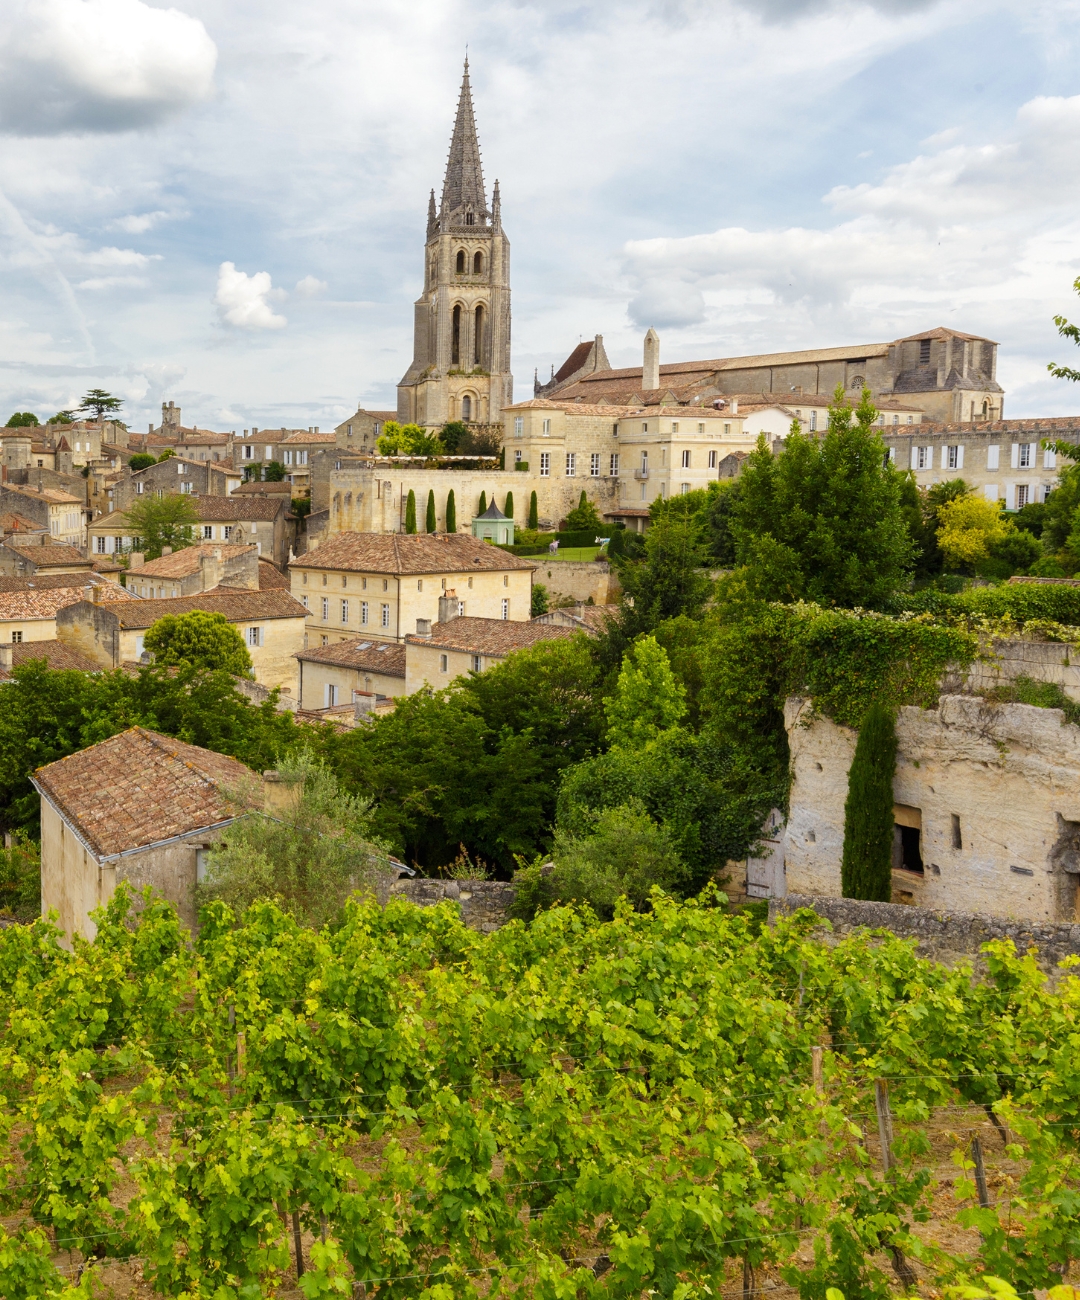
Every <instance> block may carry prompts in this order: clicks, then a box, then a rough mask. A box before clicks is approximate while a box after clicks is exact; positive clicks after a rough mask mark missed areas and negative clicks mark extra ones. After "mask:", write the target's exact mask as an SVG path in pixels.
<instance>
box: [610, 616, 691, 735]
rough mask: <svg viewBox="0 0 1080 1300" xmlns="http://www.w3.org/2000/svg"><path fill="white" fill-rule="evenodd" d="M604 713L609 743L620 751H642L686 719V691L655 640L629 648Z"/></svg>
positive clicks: (648, 637)
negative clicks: (659, 736)
mask: <svg viewBox="0 0 1080 1300" xmlns="http://www.w3.org/2000/svg"><path fill="white" fill-rule="evenodd" d="M604 712H605V714H606V715H607V723H608V743H609V744H610V745H613V746H615V745H617V746H619V747H621V748H623V749H644V748H645V746H646V745H648V744H650V743H651V742H652V741H654V740H655V739H656V738H657V736H658V735H659V734H660V733H661V732H662V731H667V730H668V728H669V727H674V726H677V725H678V723H679V722H681V721H682V719H683V718H684V717H685V716H686V690H685V688H684V687H683V685H682V684H681V683H680V682H678V681H676V680H675V674H674V673H673V672H672V671H671V661H670V660H669V659H668V657H667V652H666V651H665V650H664V649H663V647H662V646H660V645H659V644H658V642H657V640H656V637H654V636H643V637H641V638H640V639H639V640H638V641H636V642H635V643H634V645H633V646H631V648H630V650H629V651H628V652H627V654H626V656H625V658H624V659H623V663H622V668H621V669H620V670H619V680H618V682H617V683H616V685H615V693H614V695H612V696H611V697H610V698H609V699H608V700H606V701H605V704H604Z"/></svg>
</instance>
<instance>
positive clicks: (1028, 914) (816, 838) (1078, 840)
mask: <svg viewBox="0 0 1080 1300" xmlns="http://www.w3.org/2000/svg"><path fill="white" fill-rule="evenodd" d="M785 722H786V725H787V730H788V740H789V744H790V748H791V765H792V778H793V779H792V788H791V803H790V816H789V818H788V822H787V825H786V827H785V828H784V831H783V835H782V841H781V843H780V846H779V848H778V850H777V852H778V853H779V854H781V855H782V860H783V867H782V873H781V875H782V883H780V884H779V887H778V888H777V889H776V891H775V892H777V893H783V892H791V893H797V894H816V895H824V896H834V897H837V896H839V895H840V893H841V889H840V861H841V857H842V854H843V845H844V803H845V800H846V798H847V790H848V770H849V768H850V766H851V760H852V757H853V755H854V752H855V742H856V739H857V736H856V733H855V732H854V731H852V730H850V729H849V728H846V727H841V726H838V725H837V724H836V723H834V722H831V721H829V720H828V719H826V718H823V717H816V718H813V719H811V716H810V704H809V701H806V700H801V699H790V700H788V702H787V706H786V708H785ZM896 729H897V737H898V741H899V749H898V755H897V762H896V774H895V777H894V780H893V796H894V799H895V809H894V816H895V820H896V826H897V829H896V841H895V849H894V858H893V863H894V870H893V879H892V886H893V901H894V902H901V903H910V904H914V905H916V906H919V907H928V908H954V909H958V910H961V911H966V912H979V913H986V914H988V915H991V916H1003V917H1017V918H1023V919H1027V920H1036V921H1065V920H1067V921H1073V920H1080V910H1078V889H1077V885H1078V882H1080V728H1078V727H1076V726H1073V725H1071V724H1067V723H1065V722H1064V718H1063V716H1062V713H1061V711H1060V710H1057V709H1040V708H1034V707H1030V706H1028V705H1023V704H993V703H990V702H988V701H986V700H984V699H981V698H979V697H978V696H974V695H946V696H943V697H942V698H941V700H940V702H939V704H938V706H937V708H934V709H920V708H914V707H912V708H902V709H900V711H899V716H898V718H897V724H896Z"/></svg>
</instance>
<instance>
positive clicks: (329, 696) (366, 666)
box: [296, 637, 405, 709]
mask: <svg viewBox="0 0 1080 1300" xmlns="http://www.w3.org/2000/svg"><path fill="white" fill-rule="evenodd" d="M296 659H297V662H298V663H299V665H300V687H299V690H300V695H299V699H300V708H302V709H332V708H335V707H338V706H340V705H343V704H350V703H354V702H355V700H356V698H357V697H360V696H362V697H367V698H368V699H369V700H370V699H372V698H373V699H375V700H378V699H379V698H380V697H381V698H385V699H394V698H396V697H397V696H399V695H404V694H405V647H404V646H402V645H398V644H397V643H396V642H393V641H377V640H375V639H374V638H367V637H353V638H352V639H351V640H347V641H335V642H331V643H330V644H328V645H325V646H315V647H312V648H310V649H307V650H302V651H300V652H299V653H298V654H297V656H296Z"/></svg>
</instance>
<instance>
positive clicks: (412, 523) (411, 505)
mask: <svg viewBox="0 0 1080 1300" xmlns="http://www.w3.org/2000/svg"><path fill="white" fill-rule="evenodd" d="M405 531H406V532H407V533H415V532H416V493H415V492H414V491H413V490H412V488H409V496H408V499H407V500H406V502H405Z"/></svg>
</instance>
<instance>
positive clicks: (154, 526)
mask: <svg viewBox="0 0 1080 1300" xmlns="http://www.w3.org/2000/svg"><path fill="white" fill-rule="evenodd" d="M124 522H125V524H126V525H127V526H128V527H129V528H131V529H133V530H134V532H135V535H136V538H137V539H138V542H139V545H140V547H141V549H142V550H143V552H144V553H145V555H146V558H147V559H148V560H156V559H157V558H158V557H159V556H160V555H161V551H162V548H163V547H165V546H171V547H172V549H173V550H174V551H179V550H181V549H182V548H183V547H185V546H190V545H191V544H192V543H193V542H194V540H195V525H196V524H197V523H198V522H199V516H198V514H197V513H196V511H195V506H194V505H193V504H192V501H191V498H190V497H189V496H185V495H183V494H181V493H179V492H173V493H170V494H169V495H168V496H163V497H157V496H143V497H139V498H137V499H136V500H135V501H134V502H132V504H131V505H130V506H128V508H127V511H126V512H125V514H124Z"/></svg>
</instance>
